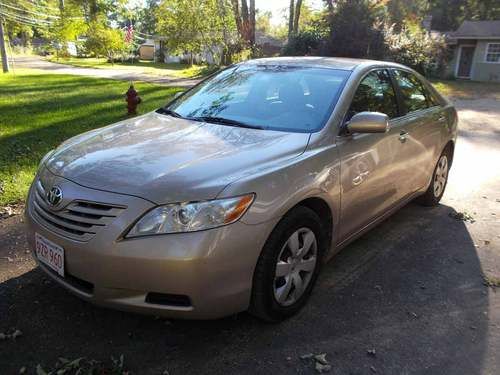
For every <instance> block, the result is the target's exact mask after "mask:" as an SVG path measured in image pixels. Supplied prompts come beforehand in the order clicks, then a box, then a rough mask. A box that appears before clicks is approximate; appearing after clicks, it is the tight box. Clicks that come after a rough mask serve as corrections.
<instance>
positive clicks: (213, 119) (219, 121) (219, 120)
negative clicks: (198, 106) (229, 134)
mask: <svg viewBox="0 0 500 375" xmlns="http://www.w3.org/2000/svg"><path fill="white" fill-rule="evenodd" d="M188 119H189V120H195V121H205V122H211V123H214V124H222V125H230V126H236V127H238V128H248V129H265V127H263V126H258V125H250V124H246V123H244V122H241V121H237V120H231V119H228V118H225V117H217V116H198V117H188Z"/></svg>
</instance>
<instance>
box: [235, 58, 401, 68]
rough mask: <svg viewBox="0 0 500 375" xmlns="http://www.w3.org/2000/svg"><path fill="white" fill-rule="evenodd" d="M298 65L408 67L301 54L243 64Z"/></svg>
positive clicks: (386, 62) (389, 63)
mask: <svg viewBox="0 0 500 375" xmlns="http://www.w3.org/2000/svg"><path fill="white" fill-rule="evenodd" d="M278 64H279V65H289V66H292V65H296V66H308V67H318V68H330V69H341V70H354V69H356V68H357V67H361V66H363V67H370V66H374V67H375V66H377V67H378V66H385V67H399V68H406V67H404V66H403V65H400V64H396V63H392V62H388V61H378V60H369V59H353V58H347V57H323V56H300V57H268V58H262V59H254V60H248V61H245V62H243V63H241V65H278Z"/></svg>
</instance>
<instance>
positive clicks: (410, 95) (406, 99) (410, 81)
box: [394, 70, 431, 113]
mask: <svg viewBox="0 0 500 375" xmlns="http://www.w3.org/2000/svg"><path fill="white" fill-rule="evenodd" d="M394 78H395V79H396V82H397V84H398V86H399V89H400V91H401V95H402V97H403V105H404V107H405V109H406V113H410V112H414V111H418V110H421V109H425V108H428V107H429V106H431V104H430V103H429V101H428V99H427V97H426V91H425V89H424V87H423V85H422V83H421V82H420V81H419V80H418V78H417V77H416V76H415V75H413V74H411V73H409V72H405V71H403V70H394Z"/></svg>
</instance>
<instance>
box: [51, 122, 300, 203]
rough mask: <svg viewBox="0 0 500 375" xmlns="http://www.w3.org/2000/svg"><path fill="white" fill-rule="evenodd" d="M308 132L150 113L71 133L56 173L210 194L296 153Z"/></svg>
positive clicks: (108, 184) (142, 189) (181, 196)
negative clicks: (192, 119) (241, 125)
mask: <svg viewBox="0 0 500 375" xmlns="http://www.w3.org/2000/svg"><path fill="white" fill-rule="evenodd" d="M308 140H309V134H306V133H287V132H280V131H271V130H259V129H247V128H238V127H232V126H225V125H216V124H209V123H204V122H195V121H190V120H186V119H179V118H174V117H171V116H166V115H161V114H158V113H155V112H152V113H149V114H147V115H144V116H140V117H136V118H133V119H129V120H125V121H123V122H120V123H117V124H114V125H110V126H107V127H104V128H101V129H97V130H93V131H90V132H87V133H84V134H81V135H79V136H76V137H74V138H71V139H69V140H68V141H66V142H64V143H63V144H62V145H61V146H59V147H58V148H57V149H56V151H55V152H54V153H53V154H52V155H51V156H50V157H49V158H48V160H47V161H46V164H45V165H46V167H47V168H48V169H49V170H50V171H51V172H52V173H54V174H56V175H58V176H61V177H64V178H67V179H68V180H71V181H73V182H76V183H77V184H80V185H82V186H85V187H90V188H94V189H100V190H106V191H112V192H117V193H123V194H129V195H134V196H138V197H142V198H145V199H148V200H150V201H152V202H155V203H157V204H161V203H168V202H179V201H192V200H204V199H212V198H215V197H216V196H217V194H218V193H219V192H220V191H221V190H222V189H223V188H224V187H225V186H227V185H228V184H230V183H231V182H233V181H235V180H237V179H238V178H240V177H243V176H245V175H248V174H252V173H257V172H258V171H259V170H260V169H263V168H266V167H271V166H273V165H276V164H278V165H279V163H280V162H281V161H284V160H285V159H289V158H293V157H295V156H298V155H300V154H301V153H302V152H303V151H304V150H305V148H306V146H307V143H308Z"/></svg>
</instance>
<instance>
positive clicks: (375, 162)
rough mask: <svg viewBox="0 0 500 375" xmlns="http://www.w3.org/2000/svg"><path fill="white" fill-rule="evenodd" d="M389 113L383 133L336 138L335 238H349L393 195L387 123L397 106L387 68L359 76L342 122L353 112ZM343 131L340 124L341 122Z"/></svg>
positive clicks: (393, 149) (394, 134)
mask: <svg viewBox="0 0 500 375" xmlns="http://www.w3.org/2000/svg"><path fill="white" fill-rule="evenodd" d="M364 111H369V112H381V113H385V114H386V115H388V116H389V118H390V121H389V124H390V127H391V129H390V130H389V131H388V132H387V133H372V134H345V132H344V133H342V134H341V135H340V136H339V137H338V141H337V144H338V145H339V146H340V147H339V150H340V153H341V181H340V183H341V189H342V190H341V191H342V193H341V194H342V196H341V200H342V202H341V210H340V211H341V221H340V222H341V225H340V228H339V237H338V238H339V242H343V241H344V240H347V239H349V238H350V237H351V236H352V235H355V234H356V233H357V232H358V231H359V230H361V229H362V228H363V227H365V226H366V225H368V224H369V223H370V222H371V221H372V220H373V219H374V218H375V217H376V216H378V215H380V214H381V213H383V212H384V211H385V210H387V209H388V208H389V207H390V206H391V205H392V204H394V203H395V201H396V200H397V199H398V197H399V196H400V195H401V193H400V192H399V187H398V186H399V184H400V182H399V176H398V168H399V166H398V163H399V158H398V154H399V151H400V148H401V142H400V141H399V129H397V128H396V129H393V125H392V123H393V122H394V119H396V118H397V117H398V116H399V109H398V105H397V100H396V91H395V90H394V87H393V83H392V80H391V78H390V75H389V72H388V70H386V69H376V70H373V71H371V72H369V73H367V74H366V75H365V76H364V78H362V79H361V81H360V84H359V86H358V88H357V90H356V93H355V94H354V97H353V100H352V102H351V105H350V108H349V110H348V112H347V114H346V119H345V124H347V122H348V121H349V119H350V118H351V117H352V116H353V115H355V114H356V113H359V112H364ZM344 129H345V126H344Z"/></svg>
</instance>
